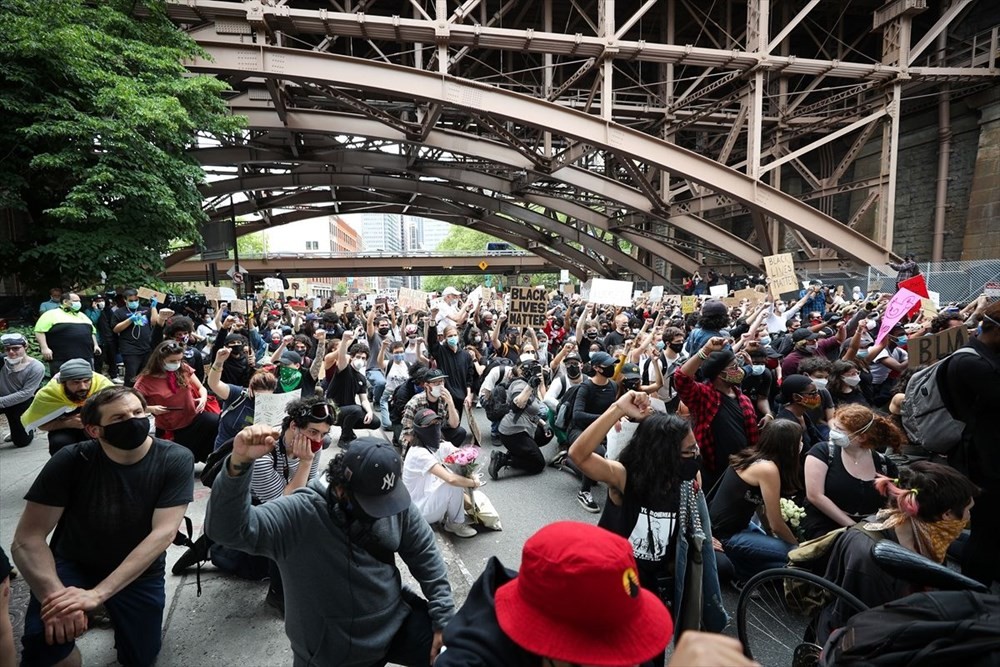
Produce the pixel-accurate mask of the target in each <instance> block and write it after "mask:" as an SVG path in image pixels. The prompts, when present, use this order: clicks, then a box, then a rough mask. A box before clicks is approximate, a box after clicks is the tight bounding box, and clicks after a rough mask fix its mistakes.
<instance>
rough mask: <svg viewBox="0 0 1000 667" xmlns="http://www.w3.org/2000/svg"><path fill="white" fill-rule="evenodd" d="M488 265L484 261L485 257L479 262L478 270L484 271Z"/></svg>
mask: <svg viewBox="0 0 1000 667" xmlns="http://www.w3.org/2000/svg"><path fill="white" fill-rule="evenodd" d="M488 266H489V264H487V263H486V260H485V259H484V260H483V261H481V262H479V270H480V271H485V270H486V268H487V267H488Z"/></svg>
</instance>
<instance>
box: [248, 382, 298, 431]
mask: <svg viewBox="0 0 1000 667" xmlns="http://www.w3.org/2000/svg"><path fill="white" fill-rule="evenodd" d="M301 393H302V390H301V389H300V390H299V391H292V392H288V393H287V394H265V393H263V392H258V393H255V394H254V401H253V423H254V424H266V425H268V426H281V420H282V419H284V418H285V406H287V405H288V404H289V403H291V402H292V401H294V400H297V399H298V398H299V397H300V394H301Z"/></svg>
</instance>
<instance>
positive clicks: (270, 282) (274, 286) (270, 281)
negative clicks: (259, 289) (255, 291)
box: [264, 278, 285, 292]
mask: <svg viewBox="0 0 1000 667" xmlns="http://www.w3.org/2000/svg"><path fill="white" fill-rule="evenodd" d="M264 288H265V289H267V290H268V291H271V292H283V291H285V284H284V283H283V282H281V278H264Z"/></svg>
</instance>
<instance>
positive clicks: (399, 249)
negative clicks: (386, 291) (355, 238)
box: [361, 213, 404, 289]
mask: <svg viewBox="0 0 1000 667" xmlns="http://www.w3.org/2000/svg"><path fill="white" fill-rule="evenodd" d="M403 240H404V236H403V220H402V216H399V215H396V214H392V213H365V214H363V215H362V216H361V243H362V248H363V250H364V251H365V252H383V253H387V254H390V255H402V254H403ZM370 286H371V287H373V288H376V289H382V288H390V289H391V288H398V287H402V286H403V278H402V276H388V277H381V278H377V279H374V280H372V281H370Z"/></svg>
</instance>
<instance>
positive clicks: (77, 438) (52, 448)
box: [49, 428, 91, 456]
mask: <svg viewBox="0 0 1000 667" xmlns="http://www.w3.org/2000/svg"><path fill="white" fill-rule="evenodd" d="M90 439H91V437H90V436H89V435H87V433H86V431H84V430H83V429H82V428H58V429H56V430H54V431H49V456H52V455H53V454H55V453H56V452H58V451H59V450H60V449H62V448H63V447H65V446H66V445H75V444H76V443H78V442H83V441H84V440H90Z"/></svg>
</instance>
